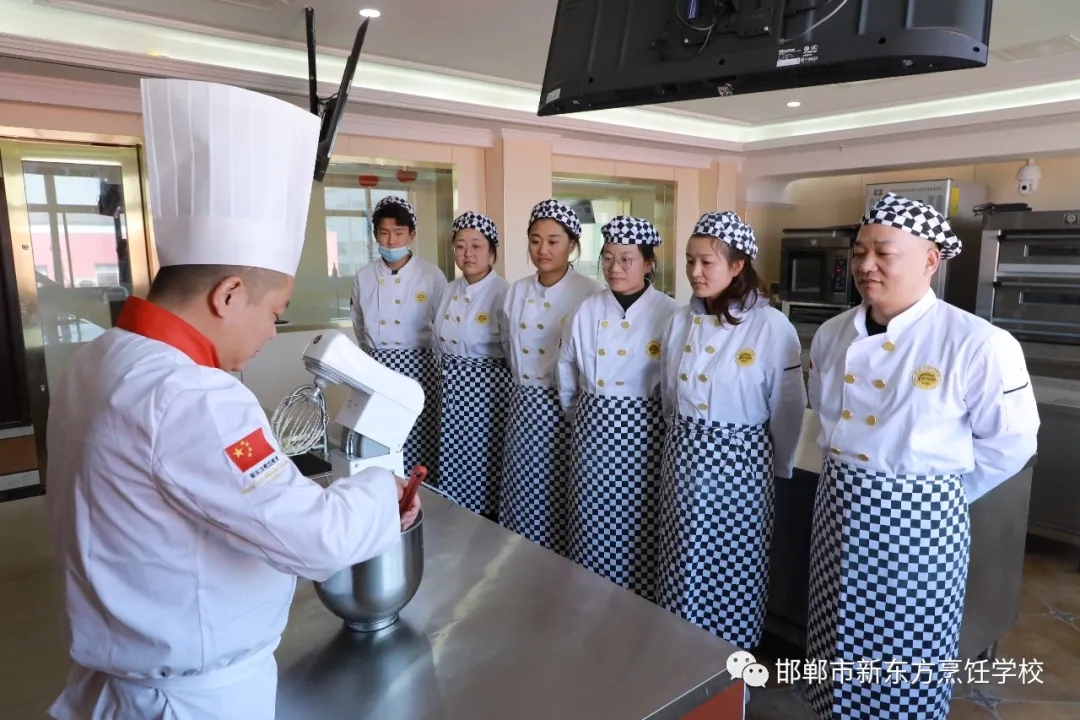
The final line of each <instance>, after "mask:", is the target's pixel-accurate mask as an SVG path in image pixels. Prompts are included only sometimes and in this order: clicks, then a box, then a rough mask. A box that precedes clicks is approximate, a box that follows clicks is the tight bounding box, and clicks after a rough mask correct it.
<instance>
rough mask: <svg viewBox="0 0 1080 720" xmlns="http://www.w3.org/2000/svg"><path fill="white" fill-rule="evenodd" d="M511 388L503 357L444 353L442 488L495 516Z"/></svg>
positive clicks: (457, 499)
mask: <svg viewBox="0 0 1080 720" xmlns="http://www.w3.org/2000/svg"><path fill="white" fill-rule="evenodd" d="M512 387H513V379H512V378H511V377H510V371H509V370H508V369H507V366H506V361H505V360H501V359H498V360H496V359H491V358H466V357H460V356H457V355H443V356H442V409H441V412H440V414H439V435H440V444H439V488H440V489H441V490H442V491H443V492H445V493H446V494H447V495H449V496H450V497H452V498H453V499H454V501H455V502H457V503H458V504H460V505H462V506H463V507H466V508H468V509H469V510H472V511H473V512H475V513H479V514H481V515H484V516H487V517H491V518H494V517H497V516H498V513H499V488H500V486H501V485H502V463H503V444H504V443H505V442H506V419H507V414H508V407H507V399H508V398H509V397H510V392H511V388H512Z"/></svg>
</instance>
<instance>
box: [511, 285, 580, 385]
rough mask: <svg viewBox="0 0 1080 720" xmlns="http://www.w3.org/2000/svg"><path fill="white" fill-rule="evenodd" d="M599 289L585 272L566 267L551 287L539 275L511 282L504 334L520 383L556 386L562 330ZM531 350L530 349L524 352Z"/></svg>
mask: <svg viewBox="0 0 1080 720" xmlns="http://www.w3.org/2000/svg"><path fill="white" fill-rule="evenodd" d="M598 290H600V286H599V285H597V284H596V282H595V281H594V280H593V279H592V278H590V277H588V276H585V275H581V274H580V273H577V272H575V271H574V269H573V268H570V269H569V270H567V272H566V275H565V276H563V279H562V280H560V281H559V282H557V283H555V284H554V285H552V286H551V287H549V288H546V287H544V286H543V285H541V284H540V282H539V281H538V280H537V276H536V275H533V276H531V277H527V278H522V279H521V280H518V281H517V282H515V283H514V284H512V285H511V286H510V290H509V291H508V292H507V293H506V300H505V301H504V302H503V314H504V316H505V317H506V321H507V323H508V326H509V332H507V333H506V334H505V336H504V338H503V342H504V343H506V348H505V350H506V359H507V363H508V364H509V366H510V372H511V374H512V375H513V377H514V382H516V383H517V384H518V385H529V386H535V387H548V388H554V387H556V386H557V380H556V374H557V368H556V366H557V365H558V362H559V350H560V348H561V345H562V336H563V332H564V331H565V330H566V327H567V325H569V323H570V318H571V316H572V315H573V314H574V311H575V310H577V308H578V306H579V305H581V303H582V301H584V300H585V298H587V297H589V296H590V295H592V294H593V293H595V292H597V291H598ZM526 350H528V352H525V351H526Z"/></svg>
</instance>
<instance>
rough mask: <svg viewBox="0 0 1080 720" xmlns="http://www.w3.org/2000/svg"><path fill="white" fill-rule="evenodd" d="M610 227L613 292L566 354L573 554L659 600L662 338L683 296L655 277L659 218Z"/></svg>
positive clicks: (586, 313) (593, 305)
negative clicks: (654, 538) (666, 290)
mask: <svg viewBox="0 0 1080 720" xmlns="http://www.w3.org/2000/svg"><path fill="white" fill-rule="evenodd" d="M601 232H602V233H603V236H604V247H603V250H602V252H601V256H600V265H601V269H602V270H603V273H604V279H605V280H606V281H607V284H608V290H607V291H605V292H600V293H597V294H595V295H593V296H591V297H589V298H588V299H586V300H585V302H583V303H582V304H581V307H580V308H578V310H577V312H576V313H575V314H574V316H573V319H572V321H571V322H570V323H569V325H568V327H567V331H566V333H565V335H564V338H563V344H562V351H561V353H560V357H559V396H560V397H559V399H560V402H561V403H562V405H563V407H564V408H565V409H566V411H567V415H568V417H570V418H571V419H572V427H573V430H572V434H571V461H570V488H569V505H568V537H567V542H568V546H569V547H568V550H569V552H568V555H569V557H570V558H571V559H572V560H574V561H575V562H578V563H580V564H581V565H583V566H584V567H587V568H589V569H590V570H592V571H593V572H596V573H598V574H600V575H603V576H604V577H606V578H608V579H609V580H611V581H613V582H615V583H618V584H619V585H621V586H623V587H625V588H629V589H631V590H633V591H634V592H636V593H638V594H639V595H642V596H644V597H647V598H649V599H652V597H653V596H654V592H653V588H652V584H653V580H654V576H653V568H654V565H655V560H656V558H655V557H654V552H653V550H652V547H653V545H652V542H651V527H652V524H653V519H654V512H653V507H654V506H655V498H656V490H657V488H656V485H657V481H658V480H659V474H660V459H661V447H662V444H663V438H664V430H663V421H662V419H661V410H660V408H661V404H660V394H659V391H660V352H661V338H662V336H663V332H664V328H665V327H667V325H668V322H669V320H670V319H671V317H672V315H673V314H674V313H675V311H676V310H677V309H678V303H676V302H675V300H673V299H672V298H670V297H668V296H667V295H665V294H663V293H661V292H659V291H658V290H656V289H655V288H653V287H652V284H651V282H650V281H651V279H652V273H653V270H654V269H655V267H656V255H655V253H656V248H658V247H659V246H660V242H661V239H660V233H659V232H657V230H656V228H655V227H653V225H652V223H650V222H649V221H648V220H643V219H641V218H634V217H625V216H620V217H616V218H614V219H613V220H612V221H611V222H609V223H608V224H606V225H604V227H603V228H602V229H601Z"/></svg>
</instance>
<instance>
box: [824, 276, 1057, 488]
mask: <svg viewBox="0 0 1080 720" xmlns="http://www.w3.org/2000/svg"><path fill="white" fill-rule="evenodd" d="M810 355H811V370H810V378H809V399H810V404H811V406H812V407H813V409H814V410H815V411H816V412H817V414H818V416H819V418H820V420H821V433H820V435H819V436H818V445H819V447H820V448H821V449H822V452H830V451H831V450H833V449H835V450H838V451H839V452H838V453H835V452H834V453H832V457H833V459H834V460H835V461H836V462H843V463H850V464H852V465H857V466H861V467H865V468H867V469H870V470H875V471H878V472H882V473H885V474H887V475H893V476H895V475H903V474H914V475H952V474H956V475H961V476H963V478H964V485H965V490H966V492H967V497H968V502H973V501H974V500H976V499H978V498H979V497H981V496H982V495H984V494H986V493H987V492H988V491H990V490H991V489H993V488H994V487H995V486H997V485H998V484H1000V483H1002V482H1004V481H1005V480H1007V479H1009V478H1010V477H1012V476H1013V475H1015V474H1016V473H1017V472H1019V471H1020V469H1022V468H1023V466H1024V465H1025V464H1026V463H1027V461H1028V460H1029V459H1030V458H1031V456H1032V455H1034V454H1035V450H1036V435H1037V433H1038V430H1039V413H1038V408H1037V407H1036V404H1035V395H1034V392H1033V391H1032V388H1031V378H1030V377H1029V376H1028V371H1027V366H1026V363H1025V361H1024V354H1023V350H1022V349H1021V347H1020V344H1019V343H1018V342H1017V341H1016V339H1015V338H1013V337H1012V335H1010V334H1009V333H1008V332H1006V331H1004V330H1002V329H1000V328H996V327H994V326H993V325H991V324H990V323H988V322H986V321H985V320H983V319H981V318H978V317H976V316H975V315H972V314H970V313H967V312H964V311H963V310H960V309H959V308H957V307H955V306H953V305H950V304H948V303H945V302H942V301H940V300H938V299H937V297H936V296H935V295H934V293H933V291H929V292H927V294H926V295H925V296H924V297H923V298H922V299H921V300H920V301H919V302H918V303H916V304H915V305H914V306H913V307H912V308H910V309H909V310H907V311H906V312H904V313H902V314H900V315H898V316H897V317H896V318H894V319H893V320H892V321H891V322H890V323H889V325H888V328H887V329H886V331H885V332H884V333H881V334H879V335H875V336H868V335H867V332H866V309H865V308H864V307H859V308H854V309H852V310H849V311H848V312H845V313H843V314H842V315H839V316H837V317H835V318H832V319H831V320H829V321H828V322H826V323H825V324H824V325H822V326H821V328H820V329H819V330H818V332H817V334H816V335H815V336H814V340H813V343H812V347H811V351H810ZM851 378H854V382H849V380H850V379H851ZM845 411H848V412H849V413H850V414H851V416H852V417H853V418H855V419H850V420H849V419H844V418H845ZM859 418H862V419H864V420H863V421H862V422H860V421H858V419H859Z"/></svg>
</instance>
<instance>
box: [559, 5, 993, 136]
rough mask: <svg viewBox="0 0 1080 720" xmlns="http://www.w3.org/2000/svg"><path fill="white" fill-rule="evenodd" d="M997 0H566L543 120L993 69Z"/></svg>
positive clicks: (560, 7)
mask: <svg viewBox="0 0 1080 720" xmlns="http://www.w3.org/2000/svg"><path fill="white" fill-rule="evenodd" d="M992 2H993V0H559V5H558V10H557V12H556V15H555V27H554V30H553V32H552V36H551V45H550V47H549V49H548V59H547V66H546V69H545V72H544V84H543V89H542V92H541V96H540V108H539V111H538V114H539V115H541V116H548V115H563V114H568V113H577V112H585V111H589V110H604V109H609V108H622V107H634V106H641V105H653V104H658V103H669V102H675V101H682V100H699V99H703V98H712V97H724V96H730V95H742V94H747V93H758V92H767V91H771V90H786V89H790V88H799V87H809V86H814V85H824V84H834V83H845V82H854V81H858V80H875V79H880V78H890V77H901V76H906V75H918V74H922V73H936V72H945V71H949V70H960V69H965V68H979V67H983V66H985V65H986V62H987V54H988V47H987V43H988V42H989V38H990V15H991V5H992Z"/></svg>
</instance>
